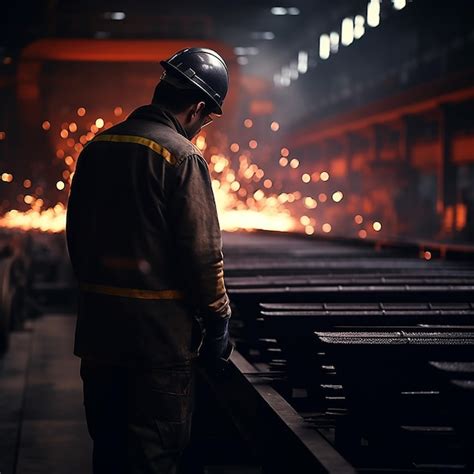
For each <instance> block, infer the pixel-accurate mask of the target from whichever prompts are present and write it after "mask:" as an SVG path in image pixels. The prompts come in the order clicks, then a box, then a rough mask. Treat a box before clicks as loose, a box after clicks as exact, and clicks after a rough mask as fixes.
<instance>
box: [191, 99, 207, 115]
mask: <svg viewBox="0 0 474 474" xmlns="http://www.w3.org/2000/svg"><path fill="white" fill-rule="evenodd" d="M205 107H206V103H205V102H203V101H200V102H197V103H196V104H193V105H192V111H193V118H194V117H199V116H200V115H201V112H202V111H203V110H204V108H205Z"/></svg>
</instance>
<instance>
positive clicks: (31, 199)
mask: <svg viewBox="0 0 474 474" xmlns="http://www.w3.org/2000/svg"><path fill="white" fill-rule="evenodd" d="M23 200H24V201H25V204H31V203H32V202H33V196H30V195H29V194H27V195H26V196H25V197H24V199H23Z"/></svg>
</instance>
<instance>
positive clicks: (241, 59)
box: [237, 56, 249, 66]
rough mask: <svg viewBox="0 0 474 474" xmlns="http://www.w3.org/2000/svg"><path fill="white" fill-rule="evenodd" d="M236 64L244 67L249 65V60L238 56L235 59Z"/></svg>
mask: <svg viewBox="0 0 474 474" xmlns="http://www.w3.org/2000/svg"><path fill="white" fill-rule="evenodd" d="M237 62H238V63H239V64H240V65H241V66H246V65H247V64H248V63H249V58H247V57H246V56H239V57H238V58H237Z"/></svg>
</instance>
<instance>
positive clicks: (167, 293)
mask: <svg viewBox="0 0 474 474" xmlns="http://www.w3.org/2000/svg"><path fill="white" fill-rule="evenodd" d="M79 287H80V288H81V290H84V291H88V292H91V293H99V294H101V295H109V296H123V297H125V298H137V299H140V300H178V299H183V298H184V293H183V292H182V291H179V290H158V291H155V290H137V289H134V288H120V287H117V286H106V285H95V284H92V283H81V284H80V285H79Z"/></svg>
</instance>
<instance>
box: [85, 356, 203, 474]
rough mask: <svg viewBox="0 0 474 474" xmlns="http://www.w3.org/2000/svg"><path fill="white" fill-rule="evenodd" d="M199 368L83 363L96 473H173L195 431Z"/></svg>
mask: <svg viewBox="0 0 474 474" xmlns="http://www.w3.org/2000/svg"><path fill="white" fill-rule="evenodd" d="M194 371H195V369H194V366H193V364H185V365H181V366H174V367H170V368H160V369H140V370H139V369H133V370H132V369H127V368H124V367H112V366H106V365H102V366H101V365H98V364H95V363H94V364H91V363H90V362H87V361H84V360H83V361H82V363H81V372H80V373H81V378H82V380H83V387H84V406H85V412H86V420H87V427H88V430H89V434H90V436H91V438H92V440H93V472H94V474H145V473H146V474H158V473H159V474H174V473H176V472H177V469H178V464H179V460H180V456H181V454H182V452H183V450H184V448H185V447H186V445H187V443H188V441H189V437H190V430H191V417H192V410H193V397H194V378H195V377H194Z"/></svg>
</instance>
